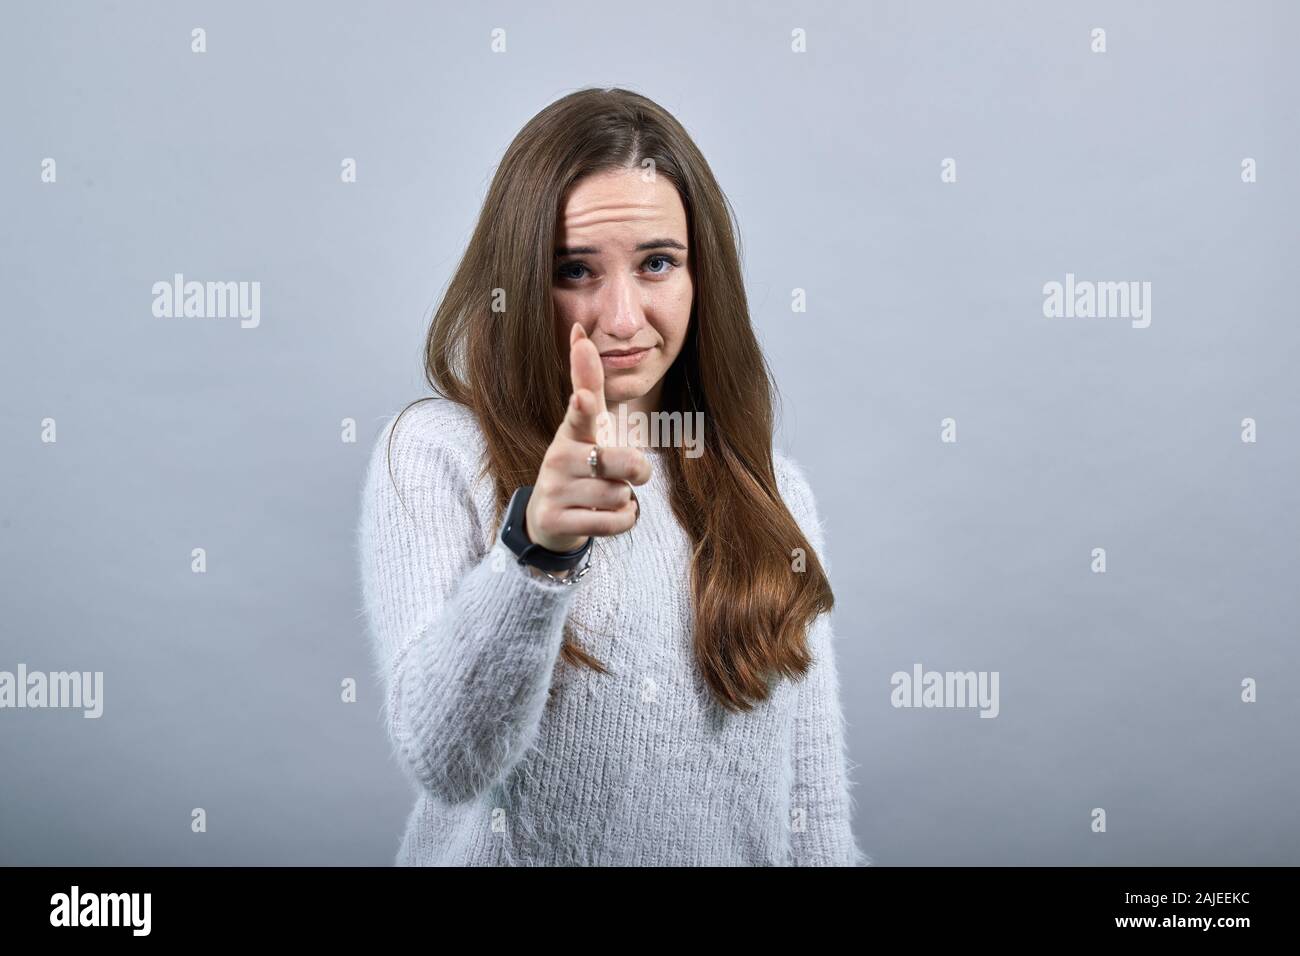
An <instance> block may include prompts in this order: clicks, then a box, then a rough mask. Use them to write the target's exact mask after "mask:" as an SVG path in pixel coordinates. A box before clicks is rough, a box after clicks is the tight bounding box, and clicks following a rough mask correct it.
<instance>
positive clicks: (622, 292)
mask: <svg viewBox="0 0 1300 956" xmlns="http://www.w3.org/2000/svg"><path fill="white" fill-rule="evenodd" d="M602 291H603V292H604V295H602V296H601V297H600V301H599V303H598V308H599V309H600V313H599V315H598V316H597V317H596V326H597V327H598V328H599V329H601V331H603V332H605V333H606V334H607V335H609V336H611V337H612V338H616V339H630V338H632V336H634V335H635V334H636V332H637V330H638V329H639V328H641V326H642V325H644V324H645V312H644V311H643V310H642V308H641V293H640V290H639V289H637V287H636V280H635V279H634V278H633V277H631V276H621V277H619V278H616V279H612V280H611V281H609V282H607V283H606V284H605V288H604V289H603V290H602Z"/></svg>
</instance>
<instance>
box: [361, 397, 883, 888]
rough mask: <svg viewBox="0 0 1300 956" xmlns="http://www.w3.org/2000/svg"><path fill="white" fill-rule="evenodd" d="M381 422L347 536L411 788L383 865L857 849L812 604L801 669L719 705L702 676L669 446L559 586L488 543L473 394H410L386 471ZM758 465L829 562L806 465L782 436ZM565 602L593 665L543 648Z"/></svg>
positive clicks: (491, 528)
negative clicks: (766, 691)
mask: <svg viewBox="0 0 1300 956" xmlns="http://www.w3.org/2000/svg"><path fill="white" fill-rule="evenodd" d="M395 418H396V416H395V417H394V419H390V420H389V421H388V423H387V425H386V426H385V427H384V428H383V430H382V432H381V434H380V436H379V438H378V440H377V441H376V443H375V446H374V450H373V453H372V456H371V460H370V465H369V469H368V471H367V474H366V478H365V485H364V492H363V496H362V504H361V517H360V523H359V525H358V529H357V545H358V549H359V558H360V571H361V585H362V592H363V599H364V605H365V614H366V621H367V624H368V629H369V636H370V647H371V651H372V655H373V660H374V664H375V667H376V669H377V678H378V680H379V682H380V683H381V684H382V686H383V688H384V690H385V695H386V696H385V699H384V704H383V708H382V717H383V722H384V725H385V727H386V730H387V733H388V735H389V739H390V741H391V744H392V747H393V756H394V758H395V759H396V760H397V762H398V763H399V765H400V766H401V767H402V769H403V771H404V772H405V773H406V775H407V776H408V777H409V778H410V780H411V781H412V782H413V784H415V785H416V786H417V788H418V797H417V799H416V804H415V807H414V809H413V811H412V812H411V815H410V817H409V818H408V820H407V826H406V832H405V835H404V836H403V838H402V842H401V846H400V848H399V850H398V853H397V858H396V862H397V863H398V864H399V865H417V866H418V865H559V866H566V865H598V866H611V865H613V866H621V865H633V866H635V865H718V866H733V865H774V866H788V865H797V866H809V865H820V866H827V865H831V866H852V865H869V864H870V863H871V862H872V861H871V860H870V859H869V858H868V857H867V856H866V855H865V854H864V853H863V852H862V851H861V850H860V849H859V847H858V846H857V844H856V842H855V841H854V838H853V833H852V830H851V829H850V816H851V814H852V809H853V799H852V797H851V794H850V787H851V780H850V773H849V771H850V768H851V766H852V764H851V763H850V761H849V758H848V752H847V749H846V743H845V725H844V717H843V712H842V710H841V707H840V701H839V680H838V675H837V670H836V663H835V657H834V652H833V647H832V631H831V625H830V620H829V616H828V615H826V614H823V615H821V616H819V617H818V619H817V621H816V622H815V624H814V625H813V627H812V628H811V629H810V632H809V641H810V648H811V652H812V654H813V657H814V664H813V666H812V668H811V669H810V670H809V672H808V673H807V674H806V675H804V677H803V678H802V679H800V680H799V681H790V680H781V681H779V682H778V683H777V685H776V687H775V689H774V691H773V693H772V696H771V697H770V698H769V699H768V700H767V701H765V702H763V703H761V704H759V705H757V706H756V707H755V709H754V710H752V711H750V712H748V713H745V714H738V713H730V712H727V711H725V710H724V709H723V708H722V707H720V706H719V705H718V704H717V703H716V702H715V701H714V700H713V698H712V696H711V694H710V693H709V691H708V688H707V686H706V685H705V683H704V680H703V677H702V675H701V674H700V672H699V668H698V667H697V665H696V662H695V658H694V653H693V649H692V637H693V633H694V626H693V618H692V611H691V586H690V555H691V548H690V541H689V538H688V537H687V535H686V532H685V531H684V529H683V528H682V527H681V525H680V524H679V523H678V522H677V520H676V518H675V516H674V515H673V513H672V508H671V505H670V503H669V499H668V490H669V488H668V483H667V479H666V468H665V466H664V462H663V458H662V455H663V454H667V453H671V452H669V451H658V450H653V449H652V450H650V452H649V454H650V458H651V464H652V466H653V470H654V474H653V476H652V478H651V479H650V481H649V482H648V483H647V484H646V485H643V486H641V487H638V488H637V498H638V500H639V501H640V503H641V518H640V521H639V522H638V523H637V525H636V526H635V528H634V529H633V530H632V531H631V532H630V533H628V534H623V535H618V536H615V537H612V538H597V539H596V541H595V544H594V548H593V553H592V566H591V569H590V571H589V572H588V573H587V575H586V576H585V577H583V578H582V579H581V580H580V581H579V582H578V583H577V584H574V585H563V584H558V583H554V582H551V581H548V580H545V579H539V578H536V577H534V576H533V575H532V574H531V573H529V572H528V570H527V569H526V568H523V567H521V566H520V565H519V564H518V563H517V562H516V561H515V560H514V556H513V555H512V554H511V553H510V551H509V550H508V549H507V548H506V547H505V545H503V544H502V543H501V541H500V540H499V537H498V535H497V534H496V530H497V529H496V527H495V515H494V511H493V494H492V487H491V482H490V480H489V479H487V478H479V469H480V465H481V461H482V453H483V449H484V441H483V436H482V433H481V432H480V430H479V427H478V423H477V422H476V420H475V419H474V416H473V415H472V414H471V413H470V412H469V410H468V409H466V408H464V407H463V406H460V405H457V404H455V403H453V402H450V401H446V400H443V399H435V400H433V401H427V402H422V403H420V404H418V405H415V406H414V407H412V408H411V409H410V410H408V411H407V412H406V413H405V415H403V416H402V417H401V421H400V423H398V425H397V429H396V433H395V435H394V436H393V440H392V453H391V469H392V470H391V477H390V471H389V458H388V439H389V436H390V433H392V429H393V424H394V421H395ZM775 464H776V468H777V476H778V483H779V487H780V491H781V494H782V497H783V498H784V500H785V502H786V504H787V506H788V507H789V508H790V510H791V513H792V514H793V515H794V517H795V519H796V520H797V521H798V522H799V524H800V527H801V528H802V529H803V531H804V533H805V535H806V536H807V537H808V539H809V542H810V543H811V544H812V546H813V548H814V549H815V550H816V551H817V554H818V556H819V557H820V558H821V559H822V561H823V566H825V567H827V568H829V564H828V563H827V559H826V556H825V553H824V547H823V545H824V530H823V528H822V526H821V524H820V522H819V520H818V515H817V510H816V504H815V501H814V498H813V495H812V492H811V490H810V488H809V486H808V482H807V481H806V479H805V478H804V476H803V475H802V473H801V472H800V470H799V468H798V466H797V465H796V464H795V463H794V462H793V461H792V460H791V459H789V458H787V457H786V456H784V455H782V454H780V453H779V452H778V453H777V454H776V455H775ZM394 480H395V483H396V487H395V486H394ZM398 489H400V497H399V494H398ZM792 573H794V572H793V571H792ZM566 619H567V620H569V621H570V622H571V623H572V624H573V625H574V626H575V628H576V635H577V638H578V640H579V641H580V643H581V644H582V646H583V647H584V648H585V649H586V650H587V651H589V652H590V653H592V654H594V655H595V657H596V658H597V659H598V660H600V661H601V662H602V663H604V665H605V666H606V667H607V668H609V670H610V673H609V674H601V673H598V672H595V671H592V670H590V669H588V668H578V667H573V666H571V665H569V664H568V663H566V662H565V661H563V660H562V659H561V658H560V647H561V642H562V638H563V626H564V623H565V621H566Z"/></svg>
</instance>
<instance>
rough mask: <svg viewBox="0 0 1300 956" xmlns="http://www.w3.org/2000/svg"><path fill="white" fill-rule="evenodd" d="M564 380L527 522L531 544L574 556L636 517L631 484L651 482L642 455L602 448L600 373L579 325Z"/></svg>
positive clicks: (606, 425)
mask: <svg viewBox="0 0 1300 956" xmlns="http://www.w3.org/2000/svg"><path fill="white" fill-rule="evenodd" d="M569 374H570V377H571V378H572V381H573V395H572V396H571V397H570V398H569V410H568V412H567V413H566V414H565V416H564V421H563V422H561V423H560V427H559V429H558V430H557V431H556V432H555V438H554V439H553V440H552V441H551V445H550V447H549V448H547V449H546V456H545V457H544V458H543V459H542V467H541V469H540V470H539V471H538V472H537V481H536V482H535V483H534V485H533V494H532V497H531V498H529V499H528V511H527V514H526V515H525V518H524V521H525V527H526V530H527V532H528V538H529V540H531V541H532V542H534V543H535V544H540V545H541V546H542V547H543V548H547V549H548V550H551V551H574V550H576V549H578V548H581V547H582V546H583V545H585V544H586V543H587V538H588V537H590V536H592V535H598V536H609V535H616V534H622V533H623V532H624V531H627V530H628V529H629V528H631V527H632V526H633V525H634V524H636V518H637V504H636V502H635V501H634V500H633V498H632V485H643V484H645V483H646V482H647V481H649V480H650V462H649V460H648V459H647V458H646V456H645V453H644V452H642V451H641V449H639V448H632V447H618V446H612V445H609V444H607V442H608V441H610V440H611V439H612V437H613V436H612V432H613V428H612V424H611V422H610V416H609V412H608V411H607V410H606V408H605V370H604V367H603V366H602V365H601V362H600V353H599V352H597V351H596V346H595V344H594V343H593V342H592V341H591V339H589V338H587V333H586V332H584V331H583V329H582V326H580V325H578V324H577V323H576V322H575V323H574V324H573V328H572V329H571V331H570V332H569ZM593 445H600V446H601V448H600V475H601V477H599V478H592V477H591V468H590V466H589V465H588V463H587V456H588V455H590V454H591V447H592V446H593ZM628 482H631V483H632V484H628Z"/></svg>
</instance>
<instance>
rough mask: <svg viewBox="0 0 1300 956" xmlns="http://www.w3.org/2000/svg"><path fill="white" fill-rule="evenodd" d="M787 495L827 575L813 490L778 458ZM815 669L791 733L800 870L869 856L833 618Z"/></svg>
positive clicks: (824, 619)
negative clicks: (859, 835) (860, 827)
mask: <svg viewBox="0 0 1300 956" xmlns="http://www.w3.org/2000/svg"><path fill="white" fill-rule="evenodd" d="M777 464H778V477H779V478H782V475H781V473H782V472H784V476H783V478H782V489H781V490H782V497H783V498H784V499H785V501H786V504H787V506H788V507H789V508H790V510H791V513H792V514H793V515H794V517H795V520H797V521H798V522H799V526H800V527H801V528H802V529H803V532H804V534H805V536H807V538H808V541H809V544H810V545H811V546H812V548H813V550H814V551H816V553H817V556H818V558H819V560H820V561H821V562H822V566H823V568H825V569H826V572H827V574H829V573H830V565H829V561H828V559H827V557H826V549H825V532H824V530H823V528H822V525H821V521H820V518H819V515H818V513H817V504H816V500H815V498H814V497H813V493H812V489H811V487H810V486H809V484H808V481H807V479H806V478H804V476H803V474H802V472H801V471H800V470H799V467H798V465H796V464H795V463H794V461H793V460H791V459H788V458H782V457H778V459H777ZM808 644H809V651H810V653H811V654H812V657H813V664H812V666H811V667H810V668H809V670H808V673H806V674H805V675H804V677H803V679H802V680H801V681H800V682H799V683H798V685H797V687H798V696H797V702H796V711H795V731H794V748H793V754H794V756H793V760H794V776H793V785H792V792H791V795H790V796H791V801H790V806H791V810H792V817H791V819H792V824H793V826H792V833H791V836H790V845H791V851H792V854H793V863H794V865H795V866H864V865H871V863H872V861H871V859H870V858H869V857H868V856H867V855H866V854H865V853H863V852H862V850H861V848H859V846H858V844H857V842H856V841H855V840H854V837H853V830H852V827H851V825H850V824H851V818H852V814H853V807H854V802H853V798H852V795H851V793H850V787H851V785H852V781H851V779H850V776H849V769H850V765H851V763H850V759H849V752H848V743H847V735H846V732H845V731H846V729H847V725H846V721H845V717H844V711H843V708H842V707H841V704H840V681H839V671H838V667H837V663H836V659H835V648H834V633H833V630H832V628H831V620H830V615H829V614H822V615H819V616H818V617H817V619H816V620H815V621H814V622H813V624H812V626H811V627H810V628H809V631H808Z"/></svg>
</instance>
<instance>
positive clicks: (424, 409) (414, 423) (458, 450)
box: [370, 396, 483, 484]
mask: <svg viewBox="0 0 1300 956" xmlns="http://www.w3.org/2000/svg"><path fill="white" fill-rule="evenodd" d="M482 452H483V434H482V431H481V430H480V429H479V425H478V421H477V419H476V418H475V417H474V413H473V412H472V411H471V410H470V409H469V408H467V407H466V406H464V405H461V404H459V403H457V402H453V401H451V400H450V399H444V398H441V397H437V396H434V397H432V398H428V399H421V400H419V401H417V402H414V403H412V404H410V405H408V406H406V407H405V408H403V409H402V410H401V411H399V412H395V413H393V414H392V415H391V416H390V417H389V418H388V419H387V420H386V421H385V422H384V426H383V427H382V428H381V429H380V430H379V435H378V436H377V437H376V439H375V443H374V446H373V448H372V450H371V454H370V470H371V473H372V475H373V474H379V473H385V472H390V471H391V472H392V473H393V474H395V475H403V474H404V475H408V476H415V477H434V476H435V475H436V474H438V473H440V472H441V473H446V472H454V474H455V477H456V478H457V479H459V480H461V481H463V482H464V483H466V484H473V483H474V481H475V477H476V475H477V473H478V470H479V463H480V462H481V460H482Z"/></svg>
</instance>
